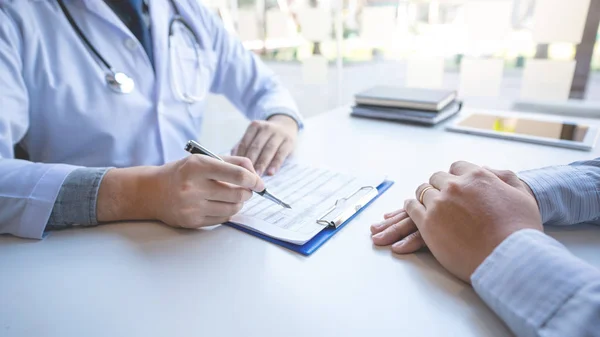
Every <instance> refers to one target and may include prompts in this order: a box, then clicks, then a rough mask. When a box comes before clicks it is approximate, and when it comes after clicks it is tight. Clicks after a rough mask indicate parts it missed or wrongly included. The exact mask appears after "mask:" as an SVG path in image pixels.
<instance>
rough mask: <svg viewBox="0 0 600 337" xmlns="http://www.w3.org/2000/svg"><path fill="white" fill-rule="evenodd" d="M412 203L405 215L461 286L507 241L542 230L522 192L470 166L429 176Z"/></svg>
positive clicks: (535, 211) (533, 204)
mask: <svg viewBox="0 0 600 337" xmlns="http://www.w3.org/2000/svg"><path fill="white" fill-rule="evenodd" d="M511 180H512V179H511ZM513 182H516V181H513ZM416 197H417V198H419V199H421V198H422V203H421V201H420V200H416V199H411V200H407V201H406V202H405V204H404V209H405V210H406V213H407V214H408V216H409V217H410V218H411V219H412V221H413V222H414V224H415V225H416V228H417V229H418V232H419V233H420V234H419V235H421V236H422V238H423V241H424V242H425V244H426V245H427V247H428V248H429V250H430V251H431V252H432V253H433V255H434V256H435V258H436V259H437V260H438V261H439V262H440V263H441V264H442V266H444V267H445V268H446V269H447V270H448V271H450V272H451V273H452V274H454V275H456V276H457V277H458V278H460V279H462V280H463V281H465V282H469V280H470V277H471V275H472V274H473V272H474V271H475V269H477V267H478V266H479V265H480V264H481V263H482V262H483V261H484V260H485V259H486V258H487V257H488V256H489V255H490V254H491V253H492V251H493V250H494V249H495V248H496V247H497V246H498V245H499V244H500V243H501V242H502V241H504V239H506V238H507V237H508V236H509V235H511V234H512V233H514V232H517V231H519V230H521V229H535V230H540V231H542V230H543V228H542V220H541V215H540V212H539V209H538V205H537V202H536V199H535V198H534V197H533V196H532V195H531V194H529V192H528V191H527V190H526V189H525V190H524V189H523V188H522V186H521V187H514V186H511V185H510V184H508V183H506V182H505V181H503V180H502V179H500V178H499V177H498V176H497V175H496V174H494V173H493V172H492V171H490V170H488V169H485V168H481V167H479V166H477V165H474V164H471V163H467V162H457V163H454V164H452V167H451V168H450V171H449V172H438V173H436V174H434V175H433V176H432V177H431V178H430V180H429V184H423V185H421V186H420V187H419V188H418V189H417V191H416Z"/></svg>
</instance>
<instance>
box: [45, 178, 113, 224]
mask: <svg viewBox="0 0 600 337" xmlns="http://www.w3.org/2000/svg"><path fill="white" fill-rule="evenodd" d="M108 170H109V169H108V168H79V169H77V170H75V171H73V172H71V174H69V176H67V178H66V179H65V181H64V183H63V185H62V187H61V189H60V192H59V193H58V196H57V197H56V201H55V202H54V207H53V209H52V213H51V215H50V218H49V219H48V224H47V226H46V228H47V229H59V228H67V227H72V226H76V225H81V226H94V225H97V224H98V220H97V217H96V204H97V202H98V191H99V190H100V183H101V182H102V178H103V177H104V175H105V174H106V172H107V171H108Z"/></svg>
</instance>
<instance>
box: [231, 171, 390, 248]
mask: <svg viewBox="0 0 600 337" xmlns="http://www.w3.org/2000/svg"><path fill="white" fill-rule="evenodd" d="M393 184H394V182H393V181H391V180H386V181H384V182H382V183H381V184H380V185H379V186H377V195H376V196H375V197H374V198H373V199H371V200H370V201H369V202H367V203H366V204H364V205H362V207H360V209H358V210H356V211H355V212H354V213H353V214H352V215H351V216H350V217H349V218H347V219H346V220H345V221H344V222H343V223H342V224H340V225H338V226H337V227H332V226H331V227H327V228H324V229H323V230H322V231H320V232H319V233H318V234H317V235H315V236H314V237H313V238H312V239H310V240H309V241H308V242H306V243H305V244H303V245H295V244H293V243H289V242H286V241H282V240H278V239H274V238H272V237H270V236H266V235H264V234H261V233H258V232H255V231H253V230H251V229H248V228H244V227H241V226H238V225H236V224H234V223H231V222H228V223H226V224H225V225H227V226H229V227H233V228H235V229H239V230H241V231H242V232H246V233H248V234H251V235H254V236H257V237H259V238H261V239H263V240H266V241H269V242H272V243H274V244H276V245H280V246H282V247H284V248H287V249H289V250H293V251H295V252H297V253H300V254H302V255H304V256H308V255H310V254H312V253H314V252H315V251H316V250H317V249H319V247H321V246H322V245H323V244H324V243H325V242H327V240H329V239H330V238H331V237H332V236H334V235H335V234H336V233H337V232H339V231H340V230H341V229H342V228H344V226H346V225H347V224H348V223H349V222H350V221H352V219H354V218H355V217H356V216H357V215H358V214H360V213H361V212H362V211H363V210H364V209H366V208H367V207H369V205H371V203H372V202H373V201H375V200H376V199H377V198H379V196H381V195H382V194H383V193H384V192H385V191H387V190H388V189H389V188H390V187H392V185H393Z"/></svg>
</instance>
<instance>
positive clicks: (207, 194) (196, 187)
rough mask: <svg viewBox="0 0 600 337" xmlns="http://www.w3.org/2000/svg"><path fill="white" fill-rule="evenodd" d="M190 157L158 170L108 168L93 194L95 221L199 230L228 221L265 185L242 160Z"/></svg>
mask: <svg viewBox="0 0 600 337" xmlns="http://www.w3.org/2000/svg"><path fill="white" fill-rule="evenodd" d="M223 159H224V160H225V161H226V162H225V163H223V162H221V161H219V160H216V159H213V158H210V157H208V156H202V155H191V156H188V157H187V158H184V159H181V160H179V161H176V162H172V163H168V164H166V165H163V166H160V167H133V168H125V169H112V170H109V171H108V172H107V173H106V175H105V177H104V179H103V180H102V183H101V185H100V190H99V193H98V203H97V218H98V221H99V222H110V221H121V220H159V221H162V222H164V223H165V224H167V225H169V226H173V227H184V228H199V227H203V226H211V225H216V224H220V223H223V222H227V221H229V219H230V218H231V216H233V215H234V214H236V213H238V212H239V211H240V210H241V208H242V206H243V203H244V202H245V201H247V200H248V199H250V197H252V191H253V190H254V191H262V190H264V188H265V186H264V182H263V181H262V180H261V179H260V177H259V176H258V175H257V174H256V173H255V172H254V169H253V168H252V163H251V162H250V160H248V159H247V158H242V157H225V158H223Z"/></svg>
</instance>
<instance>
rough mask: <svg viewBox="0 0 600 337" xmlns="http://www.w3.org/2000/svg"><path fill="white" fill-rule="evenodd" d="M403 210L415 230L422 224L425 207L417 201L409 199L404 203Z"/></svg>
mask: <svg viewBox="0 0 600 337" xmlns="http://www.w3.org/2000/svg"><path fill="white" fill-rule="evenodd" d="M404 210H406V213H407V214H408V216H409V217H410V218H411V219H412V220H413V222H414V223H415V225H416V226H417V228H419V227H420V226H421V225H422V224H423V220H424V219H425V212H426V209H425V206H423V205H422V204H421V203H420V202H419V200H417V199H409V200H406V201H405V202H404Z"/></svg>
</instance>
